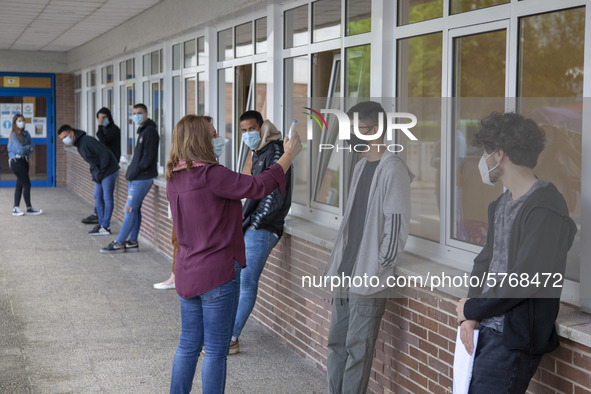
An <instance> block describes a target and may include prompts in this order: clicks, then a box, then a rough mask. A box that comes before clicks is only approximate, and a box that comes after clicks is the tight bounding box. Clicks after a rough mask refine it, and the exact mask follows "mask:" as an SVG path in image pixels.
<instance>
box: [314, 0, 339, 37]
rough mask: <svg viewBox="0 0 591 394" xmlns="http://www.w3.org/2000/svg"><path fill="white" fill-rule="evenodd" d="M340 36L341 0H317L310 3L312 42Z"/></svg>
mask: <svg viewBox="0 0 591 394" xmlns="http://www.w3.org/2000/svg"><path fill="white" fill-rule="evenodd" d="M340 36H341V0H319V1H315V2H313V3H312V42H320V41H326V40H332V39H334V38H339V37H340Z"/></svg>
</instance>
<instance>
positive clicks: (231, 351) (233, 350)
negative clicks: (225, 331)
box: [228, 338, 240, 354]
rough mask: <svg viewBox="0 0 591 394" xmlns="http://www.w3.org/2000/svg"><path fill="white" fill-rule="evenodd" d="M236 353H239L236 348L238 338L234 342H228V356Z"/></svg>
mask: <svg viewBox="0 0 591 394" xmlns="http://www.w3.org/2000/svg"><path fill="white" fill-rule="evenodd" d="M236 353H240V349H239V347H238V338H236V340H235V341H230V350H229V351H228V354H236Z"/></svg>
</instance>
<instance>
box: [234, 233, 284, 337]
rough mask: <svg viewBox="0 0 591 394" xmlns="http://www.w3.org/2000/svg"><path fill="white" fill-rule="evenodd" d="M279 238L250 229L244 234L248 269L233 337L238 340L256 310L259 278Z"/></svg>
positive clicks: (241, 288) (243, 277)
mask: <svg viewBox="0 0 591 394" xmlns="http://www.w3.org/2000/svg"><path fill="white" fill-rule="evenodd" d="M278 241H279V238H278V237H277V235H275V234H274V233H272V232H270V231H267V230H253V229H251V228H250V227H249V228H248V229H246V233H244V245H245V247H246V268H245V269H244V270H242V272H241V273H240V299H239V301H238V311H237V312H236V322H235V323H234V330H233V331H232V335H233V336H235V337H236V338H238V337H239V336H240V333H241V332H242V329H243V328H244V324H246V320H248V317H249V316H250V312H252V309H253V308H254V304H255V302H256V300H257V291H258V289H259V278H260V276H261V273H262V272H263V268H265V263H266V262H267V258H268V257H269V253H271V250H273V248H274V247H275V245H277V242H278Z"/></svg>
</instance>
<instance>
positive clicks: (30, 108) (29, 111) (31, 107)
mask: <svg viewBox="0 0 591 394" xmlns="http://www.w3.org/2000/svg"><path fill="white" fill-rule="evenodd" d="M23 116H24V117H25V118H32V117H33V116H35V104H34V103H24V104H23Z"/></svg>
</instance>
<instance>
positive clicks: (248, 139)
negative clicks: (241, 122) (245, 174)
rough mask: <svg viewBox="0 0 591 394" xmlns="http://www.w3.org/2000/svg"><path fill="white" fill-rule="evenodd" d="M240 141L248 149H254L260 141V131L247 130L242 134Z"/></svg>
mask: <svg viewBox="0 0 591 394" xmlns="http://www.w3.org/2000/svg"><path fill="white" fill-rule="evenodd" d="M242 141H243V142H244V143H245V144H246V146H248V147H249V148H250V149H252V150H255V149H256V147H257V146H259V144H260V143H261V133H259V132H258V131H247V132H246V133H243V134H242Z"/></svg>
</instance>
